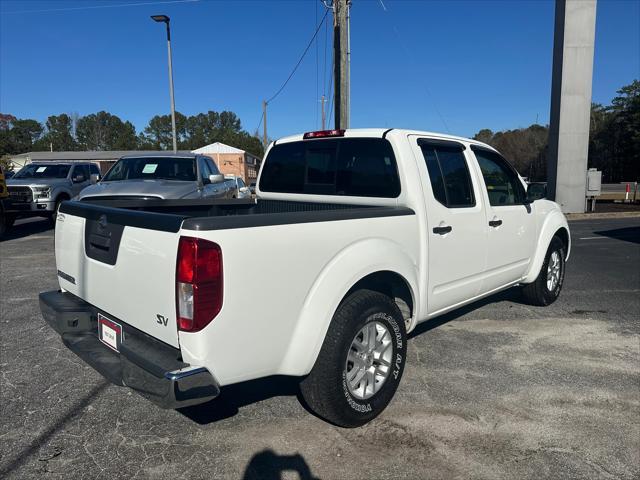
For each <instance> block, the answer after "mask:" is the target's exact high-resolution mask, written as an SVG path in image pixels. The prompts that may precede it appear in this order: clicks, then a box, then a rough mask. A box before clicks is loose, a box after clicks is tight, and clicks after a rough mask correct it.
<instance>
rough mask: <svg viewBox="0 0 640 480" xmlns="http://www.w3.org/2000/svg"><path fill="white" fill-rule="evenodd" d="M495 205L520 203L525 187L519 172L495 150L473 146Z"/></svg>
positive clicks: (491, 201)
mask: <svg viewBox="0 0 640 480" xmlns="http://www.w3.org/2000/svg"><path fill="white" fill-rule="evenodd" d="M473 151H474V153H475V155H476V159H477V160H478V165H479V166H480V170H481V171H482V177H483V178H484V184H485V186H486V187H487V194H488V196H489V203H490V204H491V206H493V207H500V206H506V205H519V204H521V203H522V202H523V201H524V195H525V193H524V187H523V186H522V182H521V181H520V179H519V178H518V174H517V173H516V172H515V170H514V169H513V168H511V166H510V165H509V164H508V163H507V161H506V160H505V159H504V158H502V157H501V156H500V155H498V154H497V153H495V152H492V151H490V150H485V149H481V148H473Z"/></svg>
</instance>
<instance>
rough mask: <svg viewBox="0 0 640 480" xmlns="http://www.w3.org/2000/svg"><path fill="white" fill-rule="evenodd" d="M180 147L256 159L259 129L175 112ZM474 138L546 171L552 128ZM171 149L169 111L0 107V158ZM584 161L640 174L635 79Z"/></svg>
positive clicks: (632, 176)
mask: <svg viewBox="0 0 640 480" xmlns="http://www.w3.org/2000/svg"><path fill="white" fill-rule="evenodd" d="M176 134H177V138H178V148H179V149H180V150H194V149H196V148H199V147H202V146H204V145H208V144H210V143H214V142H222V143H226V144H228V145H232V146H234V147H237V148H240V149H242V150H246V151H247V152H250V153H252V154H254V155H257V156H258V157H262V155H263V146H262V143H261V141H260V139H259V138H258V136H257V135H251V134H250V133H248V132H247V131H245V130H243V129H242V124H241V122H240V119H239V118H238V116H237V115H236V114H235V113H233V112H228V111H223V112H214V111H211V110H210V111H208V112H206V113H199V114H197V115H192V116H185V115H183V114H181V113H180V112H176ZM474 138H475V139H476V140H480V141H482V142H485V143H488V144H489V145H491V146H493V147H495V148H496V149H498V150H499V151H500V152H501V153H502V154H503V155H504V156H505V157H506V158H507V159H508V160H510V161H511V162H512V163H513V165H514V166H515V167H516V169H517V170H518V171H519V172H520V173H521V174H522V175H524V176H526V177H528V178H529V179H531V180H538V181H541V180H545V179H546V177H547V156H548V150H549V149H548V138H549V127H548V126H543V125H537V124H534V125H531V126H529V127H527V128H518V129H515V130H505V131H500V132H493V131H491V130H489V129H482V130H480V131H479V132H478V133H477V134H476V135H475V136H474ZM172 147H173V144H172V133H171V117H170V116H169V115H156V116H155V117H153V118H152V119H151V120H149V123H148V125H147V126H146V127H145V128H144V130H143V131H142V132H140V133H137V132H136V129H135V127H134V126H133V124H132V123H131V122H129V121H123V120H121V119H120V118H119V117H118V116H116V115H112V114H110V113H108V112H104V111H102V112H98V113H92V114H90V115H86V116H83V117H80V116H78V115H77V114H75V115H74V114H72V115H68V114H66V113H63V114H60V115H52V116H50V117H49V118H47V121H46V122H45V124H44V125H43V124H41V123H40V122H38V121H36V120H33V119H17V118H16V117H14V116H12V115H8V114H1V113H0V157H3V156H6V155H14V154H18V153H25V152H29V151H49V150H51V149H52V150H54V151H69V150H169V149H171V148H172ZM588 165H589V167H595V168H598V169H599V170H602V180H603V182H623V181H637V180H640V81H639V80H634V81H633V82H632V83H631V84H629V85H626V86H624V87H622V88H621V89H620V90H618V92H617V96H616V97H615V98H614V99H613V100H612V101H611V104H610V105H606V106H604V105H600V104H595V103H594V104H593V105H592V107H591V124H590V134H589V160H588Z"/></svg>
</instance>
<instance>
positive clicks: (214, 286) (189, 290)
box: [176, 237, 223, 332]
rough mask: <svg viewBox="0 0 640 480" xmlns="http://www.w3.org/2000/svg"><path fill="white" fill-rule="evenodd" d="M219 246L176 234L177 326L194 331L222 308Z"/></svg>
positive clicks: (186, 330)
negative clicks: (177, 239) (177, 241)
mask: <svg viewBox="0 0 640 480" xmlns="http://www.w3.org/2000/svg"><path fill="white" fill-rule="evenodd" d="M222 287H223V285H222V250H221V249H220V245H218V244H217V243H214V242H210V241H208V240H203V239H202V238H193V237H180V243H179V244H178V258H177V260H176V316H177V318H178V330H182V331H184V332H197V331H199V330H202V329H203V328H204V327H206V326H207V325H208V324H209V323H210V322H211V320H213V319H214V318H215V316H216V315H217V314H218V313H219V312H220V309H221V308H222V292H223V290H222Z"/></svg>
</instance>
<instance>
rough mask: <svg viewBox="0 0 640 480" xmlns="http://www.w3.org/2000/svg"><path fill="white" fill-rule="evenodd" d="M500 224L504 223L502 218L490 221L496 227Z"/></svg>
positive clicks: (490, 224)
mask: <svg viewBox="0 0 640 480" xmlns="http://www.w3.org/2000/svg"><path fill="white" fill-rule="evenodd" d="M500 225H502V220H490V221H489V226H490V227H493V228H496V227H499V226H500Z"/></svg>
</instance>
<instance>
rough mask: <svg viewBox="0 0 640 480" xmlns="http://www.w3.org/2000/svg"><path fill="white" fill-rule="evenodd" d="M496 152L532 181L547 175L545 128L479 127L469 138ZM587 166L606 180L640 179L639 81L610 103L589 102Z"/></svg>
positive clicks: (533, 126)
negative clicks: (502, 129) (471, 137)
mask: <svg viewBox="0 0 640 480" xmlns="http://www.w3.org/2000/svg"><path fill="white" fill-rule="evenodd" d="M473 138H474V139H476V140H479V141H481V142H484V143H488V144H489V145H491V146H492V147H494V148H496V149H497V150H498V151H500V152H501V153H502V154H503V155H504V156H505V157H506V158H507V159H508V160H510V161H511V162H512V163H513V165H514V167H515V168H516V169H517V170H518V171H519V172H520V174H521V175H523V176H526V177H529V178H530V179H531V180H534V181H544V180H546V178H547V156H548V150H549V148H548V139H549V127H548V126H543V125H535V124H534V125H531V126H529V127H527V128H518V129H515V130H505V131H501V132H492V131H491V130H489V129H483V130H480V131H479V132H478V133H476V135H475V136H474V137H473ZM588 166H589V168H597V169H598V170H602V181H603V182H607V183H615V182H627V181H640V81H639V80H634V81H633V82H632V83H631V84H629V85H625V86H624V87H622V88H621V89H620V90H618V92H617V96H616V97H615V98H614V99H613V100H612V101H611V105H606V106H605V105H600V104H597V103H594V104H592V105H591V123H590V130H589V157H588Z"/></svg>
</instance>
